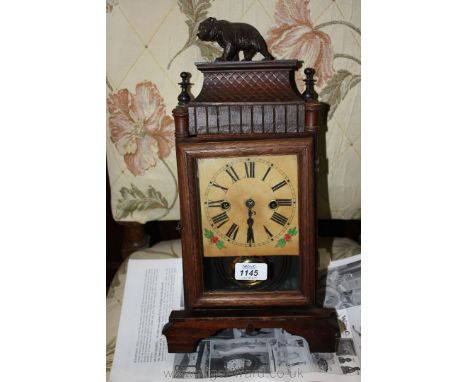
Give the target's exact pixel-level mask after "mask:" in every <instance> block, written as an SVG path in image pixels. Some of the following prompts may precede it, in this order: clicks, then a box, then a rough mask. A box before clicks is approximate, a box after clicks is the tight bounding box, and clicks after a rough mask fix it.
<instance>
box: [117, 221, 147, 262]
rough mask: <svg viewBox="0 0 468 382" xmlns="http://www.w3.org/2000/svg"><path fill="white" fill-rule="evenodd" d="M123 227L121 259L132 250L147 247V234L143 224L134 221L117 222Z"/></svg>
mask: <svg viewBox="0 0 468 382" xmlns="http://www.w3.org/2000/svg"><path fill="white" fill-rule="evenodd" d="M119 224H120V225H121V226H122V227H123V241H122V252H121V256H122V259H124V260H125V259H126V258H127V257H128V256H130V255H131V254H132V253H133V252H136V251H139V250H141V249H144V248H148V245H149V235H147V234H146V233H145V225H144V224H141V223H136V222H119Z"/></svg>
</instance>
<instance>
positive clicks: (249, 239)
mask: <svg viewBox="0 0 468 382" xmlns="http://www.w3.org/2000/svg"><path fill="white" fill-rule="evenodd" d="M245 206H246V207H247V208H248V209H249V210H248V215H249V218H248V219H247V244H252V243H255V240H254V234H253V228H252V226H253V224H254V220H253V218H252V216H253V215H254V211H252V208H253V207H254V206H255V202H254V201H253V200H252V199H248V200H247V201H246V202H245Z"/></svg>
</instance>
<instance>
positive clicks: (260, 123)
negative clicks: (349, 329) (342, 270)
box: [163, 60, 339, 352]
mask: <svg viewBox="0 0 468 382" xmlns="http://www.w3.org/2000/svg"><path fill="white" fill-rule="evenodd" d="M196 66H197V68H198V70H200V71H201V72H202V73H203V75H204V82H203V86H202V89H201V91H200V93H199V95H198V97H196V98H195V99H194V100H190V97H189V95H188V93H187V91H186V90H187V86H188V74H187V73H182V74H181V76H182V83H181V86H182V93H181V95H180V96H179V101H180V102H179V106H177V107H176V108H175V109H174V111H173V115H174V120H175V134H176V155H177V166H178V179H179V190H180V210H181V222H180V225H181V240H182V261H183V273H184V298H185V310H182V311H173V312H172V313H171V315H170V317H169V323H168V324H166V326H165V327H164V329H163V334H164V335H165V336H166V338H167V343H168V349H169V352H192V351H195V349H196V346H197V343H198V342H199V341H200V340H201V339H203V338H206V337H209V336H212V335H214V334H216V332H218V331H220V330H223V329H227V328H239V329H245V330H246V331H247V332H248V333H249V332H254V331H255V330H257V329H260V328H283V329H285V330H287V331H288V332H289V333H291V334H293V335H299V336H302V337H304V338H305V339H306V340H307V341H308V343H309V346H310V350H311V351H315V352H333V351H334V350H335V343H336V339H337V337H338V336H339V327H338V322H337V317H336V312H335V311H334V310H333V309H325V308H321V307H318V306H317V305H316V296H315V294H316V293H315V292H316V271H317V262H318V255H317V243H316V242H317V235H316V231H317V216H316V196H315V187H316V157H317V153H316V147H317V144H316V139H317V129H318V121H319V114H320V110H321V104H320V103H319V102H318V101H317V100H316V99H315V98H316V97H315V96H314V95H315V93H314V91H313V79H312V77H313V70H312V69H306V70H305V72H306V76H307V79H306V80H305V81H306V91H305V92H304V94H302V95H301V94H300V93H299V91H298V89H297V87H296V84H295V82H294V75H295V72H296V70H298V67H299V62H298V61H297V60H268V61H252V62H248V61H247V62H230V61H224V62H215V63H207V62H206V63H197V64H196Z"/></svg>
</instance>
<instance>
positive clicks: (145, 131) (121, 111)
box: [107, 81, 174, 176]
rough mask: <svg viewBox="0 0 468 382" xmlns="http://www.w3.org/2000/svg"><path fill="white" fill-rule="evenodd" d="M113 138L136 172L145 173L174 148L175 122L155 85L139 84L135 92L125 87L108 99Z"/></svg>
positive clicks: (131, 170) (131, 169)
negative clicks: (167, 112)
mask: <svg viewBox="0 0 468 382" xmlns="http://www.w3.org/2000/svg"><path fill="white" fill-rule="evenodd" d="M107 107H108V110H109V127H110V133H111V134H110V139H111V141H112V142H113V143H114V144H115V147H116V148H117V151H118V152H119V153H120V154H121V155H123V157H124V160H125V163H126V165H127V168H128V169H129V171H130V172H131V173H132V174H133V175H135V176H136V175H143V174H144V173H145V171H147V170H148V169H150V168H152V167H154V166H156V164H157V161H158V158H159V159H164V158H166V157H167V156H168V155H169V154H170V152H171V149H172V148H173V147H174V126H173V125H174V121H173V120H172V118H171V117H169V116H168V115H166V106H165V105H164V101H163V99H162V97H161V95H160V94H159V91H158V89H157V87H156V85H155V84H153V83H152V82H150V81H144V82H141V83H139V84H137V85H136V91H135V94H132V93H130V92H129V91H128V89H122V90H119V91H118V92H116V93H114V94H110V95H109V97H108V98H107Z"/></svg>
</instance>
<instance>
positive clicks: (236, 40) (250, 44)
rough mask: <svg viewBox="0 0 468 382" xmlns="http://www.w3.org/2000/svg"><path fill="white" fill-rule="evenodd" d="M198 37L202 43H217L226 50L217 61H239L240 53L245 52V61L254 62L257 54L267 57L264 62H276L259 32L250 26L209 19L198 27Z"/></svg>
mask: <svg viewBox="0 0 468 382" xmlns="http://www.w3.org/2000/svg"><path fill="white" fill-rule="evenodd" d="M197 36H198V38H199V39H200V40H202V41H216V42H217V43H218V44H219V45H220V46H221V47H222V48H223V49H224V51H223V55H222V56H221V57H218V58H217V59H216V61H239V52H240V51H243V52H244V59H243V61H252V57H253V56H255V54H256V53H257V52H259V53H261V54H262V55H263V56H264V57H265V58H264V60H274V57H273V56H272V55H271V54H270V53H269V52H268V48H267V45H266V42H265V40H264V39H263V37H262V36H261V35H260V33H259V31H258V30H257V29H255V28H254V27H253V26H252V25H249V24H245V23H231V22H229V21H226V20H216V19H215V18H214V17H209V18H207V19H206V20H204V21H202V22H201V23H200V25H199V26H198V33H197Z"/></svg>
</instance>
